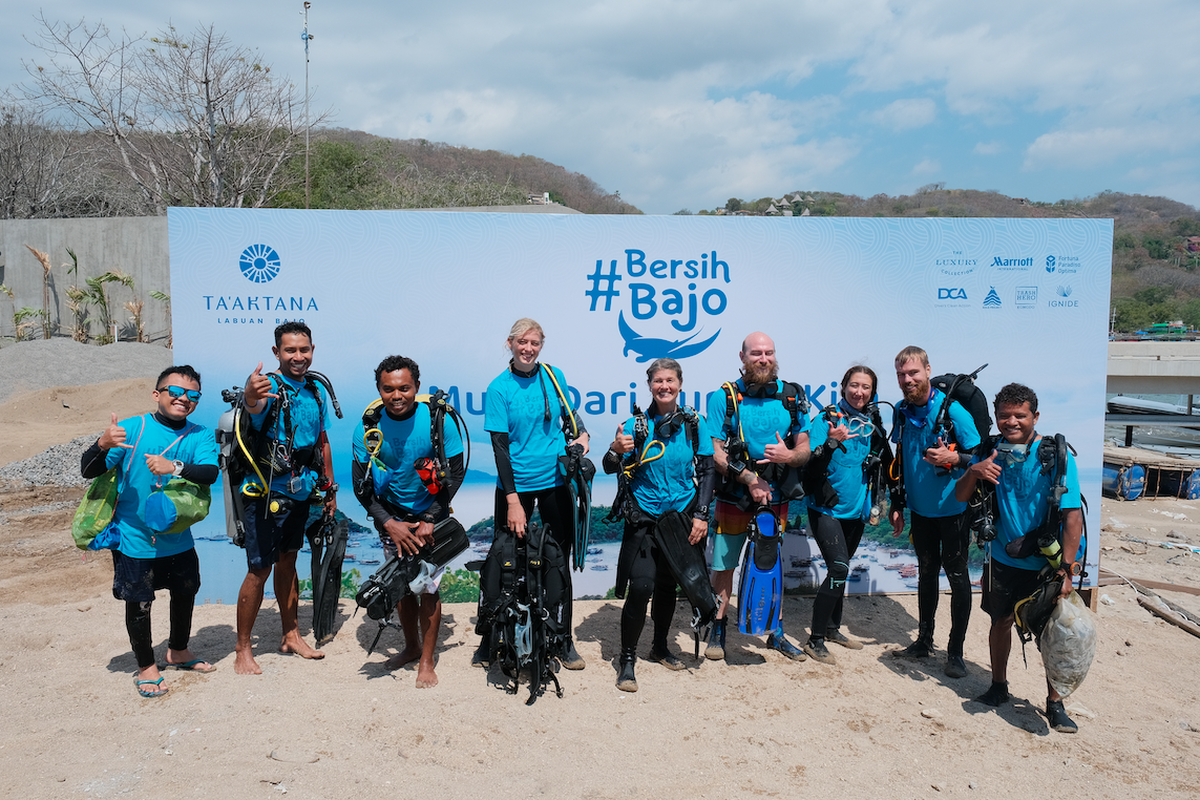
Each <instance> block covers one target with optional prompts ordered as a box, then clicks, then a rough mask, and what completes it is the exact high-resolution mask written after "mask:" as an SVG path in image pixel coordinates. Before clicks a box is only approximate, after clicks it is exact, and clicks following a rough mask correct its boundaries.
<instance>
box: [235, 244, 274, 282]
mask: <svg viewBox="0 0 1200 800" xmlns="http://www.w3.org/2000/svg"><path fill="white" fill-rule="evenodd" d="M238 266H239V267H240V268H241V270H242V274H243V275H245V276H246V280H248V281H252V282H254V283H268V282H269V281H271V279H273V278H274V277H275V276H276V275H278V274H279V268H280V261H279V254H278V253H276V252H275V250H274V248H272V247H270V246H269V245H265V244H252V245H250V246H249V247H247V248H246V249H245V250H243V251H242V257H241V259H240V260H239V263H238Z"/></svg>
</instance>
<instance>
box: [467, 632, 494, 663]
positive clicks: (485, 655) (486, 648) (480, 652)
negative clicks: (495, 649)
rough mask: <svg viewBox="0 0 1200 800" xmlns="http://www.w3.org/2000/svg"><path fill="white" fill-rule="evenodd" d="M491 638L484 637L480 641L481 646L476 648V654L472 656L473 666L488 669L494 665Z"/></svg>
mask: <svg viewBox="0 0 1200 800" xmlns="http://www.w3.org/2000/svg"><path fill="white" fill-rule="evenodd" d="M491 638H492V637H491V636H490V635H489V636H484V637H482V638H481V639H480V640H479V646H478V647H476V648H475V652H474V653H473V654H472V655H471V666H472V667H482V668H483V669H487V668H488V667H489V666H491V663H492V654H491V652H490V651H491V646H490V645H491V641H490V640H491Z"/></svg>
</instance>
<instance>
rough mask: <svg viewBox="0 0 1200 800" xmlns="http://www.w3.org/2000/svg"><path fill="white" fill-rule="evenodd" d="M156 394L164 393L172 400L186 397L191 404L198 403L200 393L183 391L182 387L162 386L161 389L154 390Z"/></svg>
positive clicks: (190, 390) (193, 390)
mask: <svg viewBox="0 0 1200 800" xmlns="http://www.w3.org/2000/svg"><path fill="white" fill-rule="evenodd" d="M154 391H156V392H166V393H167V394H169V395H171V399H172V400H178V399H179V398H180V397H183V396H184V395H187V399H188V400H191V401H192V402H193V403H199V402H200V393H199V392H197V391H196V390H195V389H185V388H183V387H182V386H164V387H163V388H161V389H155V390H154Z"/></svg>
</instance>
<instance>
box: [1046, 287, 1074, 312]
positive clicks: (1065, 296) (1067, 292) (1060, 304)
mask: <svg viewBox="0 0 1200 800" xmlns="http://www.w3.org/2000/svg"><path fill="white" fill-rule="evenodd" d="M1072 291H1073V290H1072V289H1071V287H1070V286H1058V287H1056V288H1055V290H1054V293H1055V294H1056V295H1058V297H1059V298H1060V299H1052V300H1050V301H1049V303H1048V305H1049V306H1050V308H1079V301H1078V300H1071V299H1070V297H1071V292H1072Z"/></svg>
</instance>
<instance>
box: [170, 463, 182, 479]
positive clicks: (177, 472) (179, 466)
mask: <svg viewBox="0 0 1200 800" xmlns="http://www.w3.org/2000/svg"><path fill="white" fill-rule="evenodd" d="M171 463H172V464H174V465H175V469H173V470H171V475H172V476H173V477H175V478H178V477H179V476H180V475H182V474H183V462H182V461H172V462H171Z"/></svg>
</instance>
